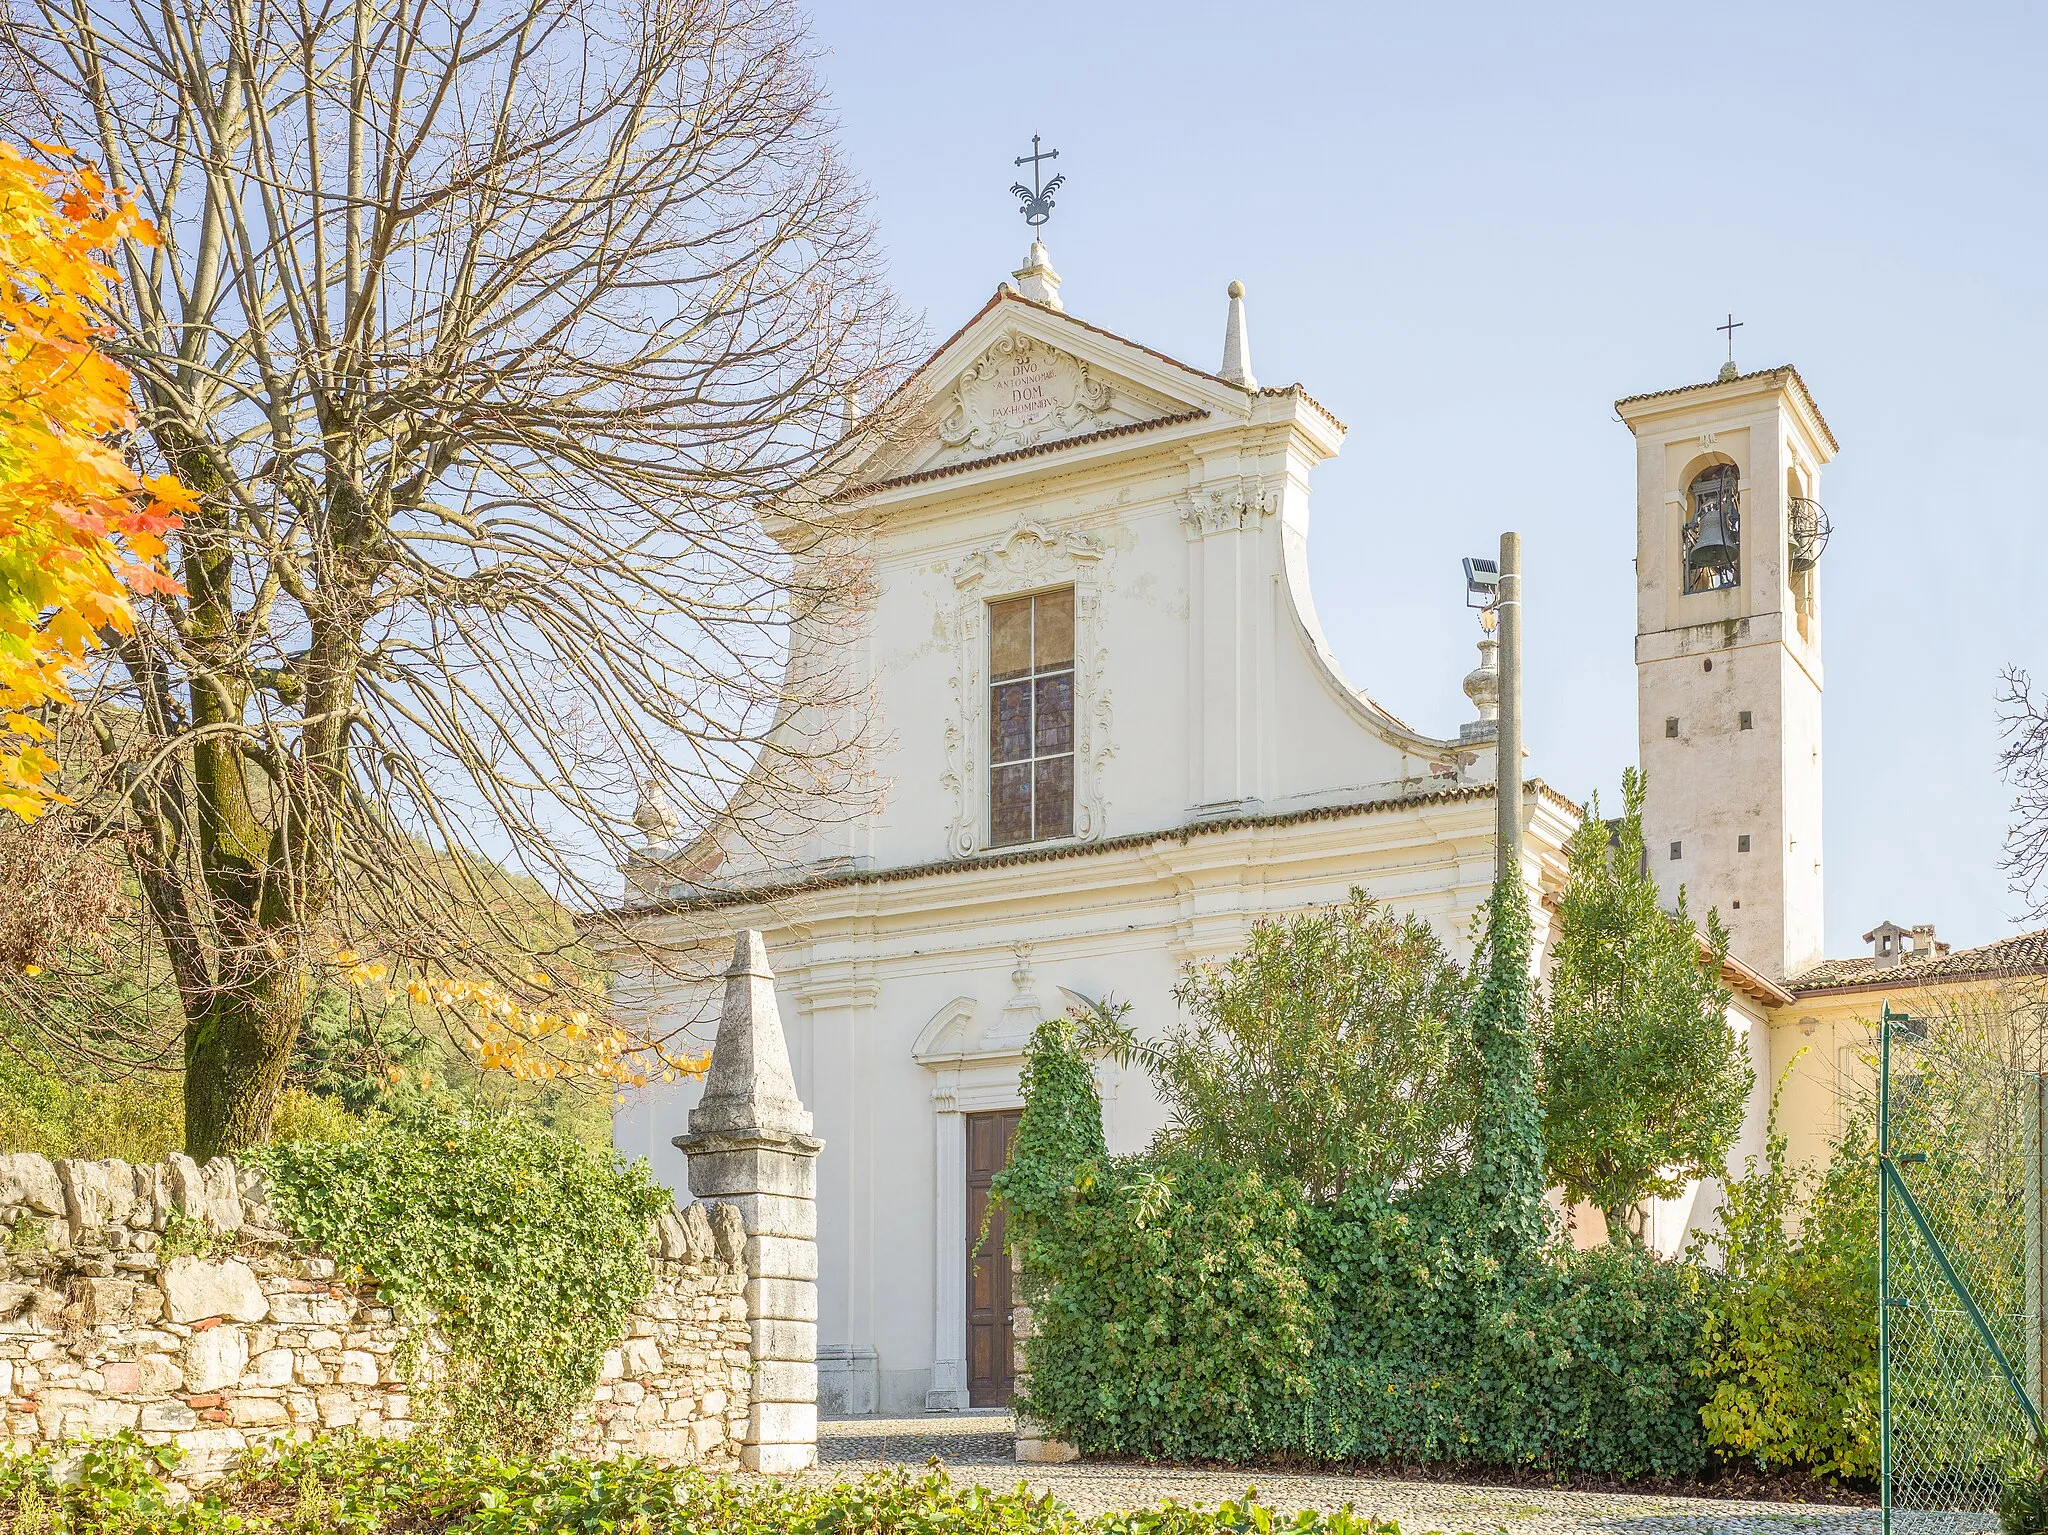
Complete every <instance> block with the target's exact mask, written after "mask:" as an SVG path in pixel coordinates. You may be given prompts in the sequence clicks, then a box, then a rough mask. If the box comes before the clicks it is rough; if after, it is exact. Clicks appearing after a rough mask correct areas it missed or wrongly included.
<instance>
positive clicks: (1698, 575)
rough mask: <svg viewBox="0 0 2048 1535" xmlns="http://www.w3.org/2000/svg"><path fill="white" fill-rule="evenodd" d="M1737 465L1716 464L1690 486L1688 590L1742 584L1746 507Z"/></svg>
mask: <svg viewBox="0 0 2048 1535" xmlns="http://www.w3.org/2000/svg"><path fill="white" fill-rule="evenodd" d="M1739 480H1740V472H1739V471H1738V470H1737V469H1736V467H1735V466H1734V465H1733V464H1714V465H1711V466H1709V467H1708V468H1705V469H1702V470H1701V471H1700V472H1699V473H1698V474H1696V475H1694V476H1693V479H1692V484H1691V485H1689V486H1688V487H1687V488H1686V493H1685V499H1686V514H1687V515H1686V520H1685V527H1684V529H1683V532H1682V534H1681V536H1682V538H1683V539H1684V542H1685V589H1686V590H1687V591H1688V592H1717V591H1720V590H1722V589H1723V588H1724V587H1730V586H1740V585H1741V584H1742V507H1741V504H1740V491H1739V490H1738V488H1737V486H1738V483H1739Z"/></svg>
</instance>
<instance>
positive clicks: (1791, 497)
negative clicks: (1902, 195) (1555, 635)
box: [1615, 367, 1836, 980]
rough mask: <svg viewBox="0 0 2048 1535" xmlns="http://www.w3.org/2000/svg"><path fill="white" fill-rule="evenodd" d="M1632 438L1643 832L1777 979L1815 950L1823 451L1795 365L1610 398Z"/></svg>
mask: <svg viewBox="0 0 2048 1535" xmlns="http://www.w3.org/2000/svg"><path fill="white" fill-rule="evenodd" d="M1615 408H1616V412H1617V413H1618V414H1619V415H1620V417H1621V419H1622V420H1623V421H1624V422H1625V423H1626V424H1627V425H1628V428H1629V430H1630V431H1631V432H1632V433H1633V434H1634V436H1635V441H1636V534H1637V547H1636V702H1637V721H1638V724H1637V741H1638V750H1639V753H1640V762H1641V766H1642V769H1643V772H1644V774H1645V775H1646V777H1647V779H1648V785H1647V791H1646V794H1645V799H1644V805H1643V834H1644V840H1645V842H1646V843H1647V844H1648V845H1649V846H1652V847H1657V848H1665V847H1669V848H1671V849H1672V850H1673V852H1672V855H1671V856H1670V857H1669V858H1658V859H1654V860H1652V868H1653V869H1654V870H1655V872H1656V874H1657V877H1658V880H1659V884H1660V888H1661V889H1662V892H1663V895H1664V898H1665V900H1666V901H1667V902H1670V903H1675V902H1676V900H1677V897H1678V891H1679V889H1680V887H1681V886H1682V887H1683V888H1684V889H1685V892H1686V899H1687V902H1688V904H1689V906H1690V907H1691V909H1692V911H1693V912H1694V914H1695V916H1696V917H1698V918H1701V919H1702V920H1703V919H1704V917H1705V914H1706V911H1707V909H1708V908H1709V907H1712V908H1715V909H1717V910H1718V911H1719V912H1720V914H1721V920H1722V921H1723V922H1724V923H1726V924H1727V927H1728V930H1729V948H1730V951H1731V952H1732V953H1733V955H1734V956H1735V958H1737V959H1739V960H1741V961H1742V962H1743V963H1745V964H1747V965H1749V966H1750V967H1751V968H1752V969H1754V970H1757V971H1759V972H1760V973H1762V974H1764V975H1766V976H1769V977H1771V978H1773V979H1776V980H1783V979H1784V978H1786V977H1788V976H1792V975H1796V974H1798V973H1799V972H1800V971H1801V970H1804V969H1806V968H1807V967H1808V966H1810V965H1812V964H1814V963H1816V962H1818V961H1819V960H1820V958H1821V957H1822V947H1821V945H1822V933H1823V921H1822V919H1823V912H1822V868H1821V761H1820V744H1821V686H1822V678H1821V658H1820V626H1819V606H1818V605H1819V575H1818V564H1819V557H1820V550H1821V548H1822V547H1823V546H1824V545H1825V542H1826V526H1827V524H1826V517H1825V515H1824V514H1823V513H1822V512H1821V511H1820V504H1819V500H1818V488H1819V478H1820V468H1821V466H1822V465H1824V464H1826V463H1828V462H1829V461H1830V460H1831V459H1832V458H1833V457H1834V456H1835V452H1836V444H1835V440H1834V437H1833V434H1832V433H1831V432H1830V431H1829V430H1828V426H1827V422H1826V421H1825V420H1824V419H1823V418H1822V416H1821V414H1820V411H1819V409H1818V408H1817V407H1816V406H1815V405H1814V403H1813V399H1812V396H1811V395H1809V394H1808V393H1807V390H1806V386H1805V384H1804V383H1803V382H1802V381H1801V379H1800V377H1799V374H1798V372H1797V371H1796V370H1794V369H1792V368H1789V367H1786V368H1775V369H1769V370H1766V371H1764V372H1760V373H1749V374H1741V375H1732V374H1731V373H1730V372H1727V371H1724V373H1723V376H1722V377H1721V378H1719V379H1717V380H1715V381H1714V382H1712V383H1708V384H1698V385H1693V386H1689V387H1684V388H1678V389H1669V390H1663V391H1660V392H1659V393H1656V394H1648V395H1637V396H1633V397H1631V398H1629V399H1625V400H1621V401H1618V402H1617V403H1616V407H1615Z"/></svg>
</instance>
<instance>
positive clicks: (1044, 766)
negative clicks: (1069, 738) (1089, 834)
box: [1035, 757, 1074, 837]
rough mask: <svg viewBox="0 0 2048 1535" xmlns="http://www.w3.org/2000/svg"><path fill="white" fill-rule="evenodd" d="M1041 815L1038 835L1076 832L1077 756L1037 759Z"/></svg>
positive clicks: (1055, 835) (1038, 817)
mask: <svg viewBox="0 0 2048 1535" xmlns="http://www.w3.org/2000/svg"><path fill="white" fill-rule="evenodd" d="M1037 773H1038V816H1037V823H1038V824H1037V826H1036V828H1035V832H1036V835H1038V836H1040V837H1071V836H1072V835H1073V834H1074V759H1073V758H1072V757H1042V758H1040V759H1039V761H1038V763H1037Z"/></svg>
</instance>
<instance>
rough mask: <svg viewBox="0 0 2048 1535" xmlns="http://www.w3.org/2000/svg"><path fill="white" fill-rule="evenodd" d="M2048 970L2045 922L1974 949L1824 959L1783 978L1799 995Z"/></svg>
mask: <svg viewBox="0 0 2048 1535" xmlns="http://www.w3.org/2000/svg"><path fill="white" fill-rule="evenodd" d="M2043 974H2048V928H2043V929H2041V930H2040V931H2039V932H2033V933H2021V934H2019V935H2017V936H2016V937H2012V938H2001V939H1999V940H1998V942H1996V943H1987V944H1980V945H1979V946H1978V947H1976V948H1974V949H1958V950H1956V951H1954V952H1953V953H1949V954H1937V955H1934V956H1932V957H1930V958H1928V959H1914V958H1912V957H1911V956H1908V957H1907V958H1906V959H1905V960H1904V961H1903V962H1901V963H1899V964H1895V965H1888V966H1884V967H1880V966H1879V965H1878V962H1877V960H1876V958H1875V956H1873V955H1869V954H1862V955H1858V956H1857V957H1856V958H1854V959H1830V960H1823V961H1822V962H1821V963H1820V964H1818V965H1815V966H1814V967H1813V968H1812V969H1811V970H1803V971H1801V972H1800V973H1799V974H1798V975H1795V976H1794V977H1792V979H1791V980H1790V981H1789V982H1787V987H1788V989H1789V990H1791V991H1793V992H1794V993H1796V994H1798V995H1799V996H1807V995H1810V994H1811V993H1814V992H1822V991H1895V990H1898V989H1901V988H1910V987H1915V986H1924V985H1926V984H1927V983H1928V982H1930V981H1976V980H1996V979H1999V978H2000V977H2004V976H2017V975H2043Z"/></svg>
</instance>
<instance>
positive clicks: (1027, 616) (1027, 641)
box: [988, 597, 1071, 682]
mask: <svg viewBox="0 0 2048 1535" xmlns="http://www.w3.org/2000/svg"><path fill="white" fill-rule="evenodd" d="M1033 601H1034V599H1033V598H1030V597H1015V598H1012V599H1011V600H1010V601H1008V602H991V603H990V604H989V605H988V673H989V677H990V678H991V679H992V680H994V681H997V682H1000V681H1002V680H1003V679H1004V678H1006V677H1028V676H1029V675H1030V674H1031V604H1032V602H1033ZM1069 643H1071V641H1070V642H1069Z"/></svg>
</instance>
